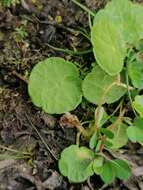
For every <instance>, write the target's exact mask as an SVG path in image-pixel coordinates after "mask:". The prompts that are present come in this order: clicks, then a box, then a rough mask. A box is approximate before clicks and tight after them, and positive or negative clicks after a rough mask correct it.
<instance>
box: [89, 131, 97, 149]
mask: <svg viewBox="0 0 143 190" xmlns="http://www.w3.org/2000/svg"><path fill="white" fill-rule="evenodd" d="M97 138H98V137H97V133H94V134H93V135H92V137H91V138H90V141H89V147H90V148H91V149H93V148H95V147H96V145H97V140H98V139H97Z"/></svg>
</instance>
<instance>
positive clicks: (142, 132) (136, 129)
mask: <svg viewBox="0 0 143 190" xmlns="http://www.w3.org/2000/svg"><path fill="white" fill-rule="evenodd" d="M127 135H128V137H129V139H130V140H131V141H133V142H143V118H135V120H134V123H133V126H130V127H128V129H127Z"/></svg>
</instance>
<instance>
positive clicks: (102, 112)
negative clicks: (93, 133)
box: [95, 106, 108, 127]
mask: <svg viewBox="0 0 143 190" xmlns="http://www.w3.org/2000/svg"><path fill="white" fill-rule="evenodd" d="M98 109H99V111H98ZM97 115H98V123H97V126H99V127H101V126H102V125H104V123H105V122H106V120H107V118H108V114H107V113H106V112H105V109H104V107H102V106H101V107H97V108H96V110H95V121H96V116H97Z"/></svg>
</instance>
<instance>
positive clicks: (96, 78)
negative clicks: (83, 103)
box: [82, 66, 126, 105]
mask: <svg viewBox="0 0 143 190" xmlns="http://www.w3.org/2000/svg"><path fill="white" fill-rule="evenodd" d="M117 80H118V76H114V77H112V76H109V75H108V74H106V73H105V72H104V71H103V70H102V69H101V68H100V67H99V66H95V67H94V68H93V70H92V71H91V73H89V74H88V75H87V76H86V77H85V79H84V81H83V84H82V89H83V94H84V97H85V98H86V99H87V100H88V101H90V102H92V103H94V104H98V105H102V104H104V103H108V104H110V103H113V102H116V101H117V100H119V98H121V97H122V96H123V95H124V94H125V93H126V88H124V87H121V86H119V85H118V84H117Z"/></svg>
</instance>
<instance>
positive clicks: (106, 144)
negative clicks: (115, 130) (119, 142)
mask: <svg viewBox="0 0 143 190" xmlns="http://www.w3.org/2000/svg"><path fill="white" fill-rule="evenodd" d="M104 145H105V146H106V147H107V148H109V149H110V148H111V147H112V146H113V144H112V143H111V142H110V141H109V140H105V141H104Z"/></svg>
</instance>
